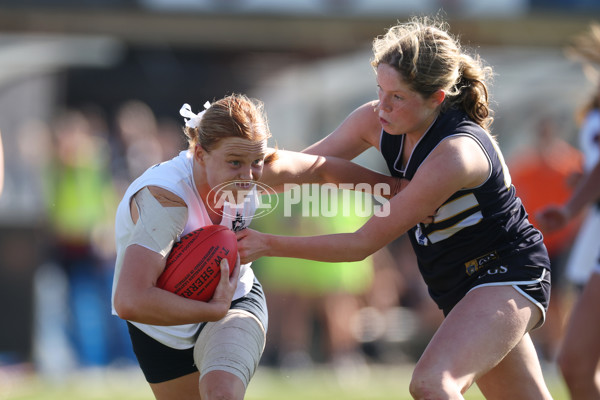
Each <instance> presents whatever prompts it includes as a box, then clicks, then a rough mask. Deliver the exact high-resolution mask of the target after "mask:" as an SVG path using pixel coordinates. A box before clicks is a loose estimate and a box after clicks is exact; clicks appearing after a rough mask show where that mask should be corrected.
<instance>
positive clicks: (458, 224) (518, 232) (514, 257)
mask: <svg viewBox="0 0 600 400" xmlns="http://www.w3.org/2000/svg"><path fill="white" fill-rule="evenodd" d="M451 136H469V137H471V138H473V139H474V140H475V141H477V143H478V144H479V145H480V146H481V148H482V149H483V151H484V152H485V154H486V155H487V157H488V159H489V160H490V165H491V173H490V176H489V177H488V179H487V180H486V181H485V183H483V184H482V185H480V186H478V187H476V188H474V189H466V190H460V191H458V192H456V193H454V194H453V195H452V196H450V198H449V199H448V200H446V201H445V202H444V203H443V204H442V206H441V207H440V208H439V209H438V211H437V214H436V216H435V220H434V222H433V223H431V224H418V225H417V226H415V227H413V228H411V229H410V230H409V232H408V236H409V238H410V241H411V243H412V247H413V249H414V251H415V253H416V256H417V260H418V264H419V269H420V272H421V274H422V275H423V278H424V280H425V282H426V283H427V286H428V288H429V293H430V295H431V297H432V298H433V299H434V300H435V301H436V303H437V304H438V306H439V307H440V308H442V309H448V308H451V307H453V306H454V305H455V304H456V303H457V302H458V301H459V300H460V299H461V298H462V296H464V294H465V293H466V291H468V289H469V288H470V287H472V286H473V282H474V280H476V279H477V278H478V277H479V276H481V274H484V273H486V271H487V270H489V269H490V268H493V267H498V266H500V265H505V264H510V265H522V266H530V267H541V268H547V269H550V262H549V260H548V254H547V252H546V248H545V246H544V245H543V241H542V234H541V233H540V232H539V231H538V230H537V229H535V228H534V227H533V226H532V225H531V223H530V222H529V220H528V219H527V213H526V212H525V209H524V207H523V205H522V203H521V200H520V199H519V198H518V197H516V195H515V188H514V186H513V185H512V184H511V180H510V174H509V172H508V169H507V168H506V164H505V163H504V160H503V157H502V153H501V152H500V150H499V148H498V146H497V144H496V142H495V140H494V139H493V138H492V137H491V136H490V135H489V134H488V133H487V132H486V131H485V130H484V129H483V128H481V127H480V126H479V125H477V124H476V123H474V122H473V121H471V120H470V119H469V117H468V116H467V115H466V114H465V113H464V112H462V111H459V110H455V109H450V110H447V111H445V112H443V113H441V114H440V115H439V116H438V118H437V120H436V121H435V122H434V123H433V125H432V126H431V127H430V128H429V130H428V131H427V132H426V133H425V135H424V136H423V137H422V138H421V139H420V140H419V142H418V143H417V144H416V146H415V148H414V149H413V151H412V154H411V155H410V157H409V159H408V160H407V161H406V162H404V160H402V148H403V144H404V138H405V135H390V134H388V133H387V132H385V131H382V134H381V141H380V149H381V153H382V154H383V156H384V158H385V160H386V163H387V166H388V168H389V170H390V173H391V174H392V175H393V176H398V177H403V178H406V179H408V180H410V179H412V178H413V176H414V175H415V173H416V171H417V169H418V168H419V166H420V165H421V164H422V163H423V161H424V160H425V159H426V158H427V156H428V155H429V154H430V153H431V151H432V150H433V149H435V147H436V146H437V145H438V144H439V143H440V142H441V141H442V140H444V139H446V138H448V137H451ZM403 164H404V167H403ZM515 272H517V273H518V271H513V274H511V275H512V276H510V277H509V276H506V277H500V276H499V277H498V279H499V280H500V281H501V280H502V279H507V280H508V279H509V278H514V277H515V275H514V273H515Z"/></svg>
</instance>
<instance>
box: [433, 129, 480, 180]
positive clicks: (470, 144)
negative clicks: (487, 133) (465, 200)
mask: <svg viewBox="0 0 600 400" xmlns="http://www.w3.org/2000/svg"><path fill="white" fill-rule="evenodd" d="M434 153H437V156H438V157H440V158H441V159H443V160H444V163H445V165H447V167H448V168H451V169H455V170H456V171H459V172H460V173H461V174H463V176H464V188H470V187H475V186H478V185H480V184H482V183H483V182H485V180H486V179H487V178H488V175H489V172H490V168H491V165H490V160H489V158H488V156H487V155H486V153H485V151H484V150H483V148H482V147H481V144H480V143H479V142H478V141H477V140H475V139H474V138H472V137H470V136H467V135H458V136H451V137H448V138H446V139H444V140H443V141H442V142H441V143H440V145H439V146H438V148H437V149H436V150H434Z"/></svg>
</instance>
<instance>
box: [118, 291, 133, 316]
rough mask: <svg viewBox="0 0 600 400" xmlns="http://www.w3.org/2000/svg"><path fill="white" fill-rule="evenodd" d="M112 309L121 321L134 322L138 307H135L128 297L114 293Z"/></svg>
mask: <svg viewBox="0 0 600 400" xmlns="http://www.w3.org/2000/svg"><path fill="white" fill-rule="evenodd" d="M114 307H115V311H116V312H117V315H118V316H119V318H121V319H124V320H127V321H135V320H136V319H137V317H138V315H137V310H138V307H136V306H135V304H134V302H133V301H132V300H131V298H130V297H128V296H124V295H120V294H119V293H118V292H117V293H115V299H114Z"/></svg>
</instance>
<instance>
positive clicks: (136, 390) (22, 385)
mask: <svg viewBox="0 0 600 400" xmlns="http://www.w3.org/2000/svg"><path fill="white" fill-rule="evenodd" d="M411 371H412V366H411V365H403V366H397V365H394V366H385V365H375V366H371V367H369V368H358V369H354V370H346V371H345V372H344V373H342V372H339V371H338V372H336V371H335V370H332V369H329V368H325V367H318V368H315V369H312V370H292V371H282V370H277V369H271V368H264V367H261V368H259V370H258V371H257V373H256V375H255V376H254V378H253V380H252V382H251V383H250V386H249V388H248V392H247V394H246V400H282V399H285V400H300V399H302V400H305V399H311V400H331V399H344V400H359V399H360V400H388V399H395V400H404V399H406V400H409V399H411V397H410V395H409V394H408V382H409V379H410V374H411ZM544 372H545V377H546V381H547V383H548V386H549V387H550V390H551V392H552V395H553V397H554V399H555V400H567V399H568V396H567V394H566V391H565V388H564V385H563V384H562V382H561V380H560V379H559V378H558V375H557V374H556V370H555V367H554V366H551V365H550V366H548V367H546V368H545V371H544ZM483 398H484V397H483V396H482V395H481V393H480V392H479V390H478V389H477V388H476V387H473V388H471V389H469V391H467V393H466V394H465V399H467V400H479V399H483ZM87 399H90V400H92V399H93V400H121V399H122V400H152V399H154V397H153V396H152V392H151V390H150V388H149V387H148V385H147V384H146V382H145V381H144V379H143V377H142V375H141V372H139V371H138V370H137V369H136V368H131V369H110V370H96V371H85V372H78V373H75V374H73V375H71V376H69V377H68V378H67V379H66V380H64V381H62V382H60V383H59V382H49V381H48V380H42V379H40V378H39V377H37V376H36V375H34V374H30V373H26V372H22V371H21V372H15V371H10V370H1V369H0V400H87Z"/></svg>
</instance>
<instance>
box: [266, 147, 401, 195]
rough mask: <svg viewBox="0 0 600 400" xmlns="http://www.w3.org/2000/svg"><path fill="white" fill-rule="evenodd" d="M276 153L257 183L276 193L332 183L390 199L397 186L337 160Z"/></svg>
mask: <svg viewBox="0 0 600 400" xmlns="http://www.w3.org/2000/svg"><path fill="white" fill-rule="evenodd" d="M277 153H278V154H277V157H276V159H275V160H274V161H272V162H270V163H268V164H265V167H264V169H263V175H262V177H261V179H260V180H261V182H263V183H265V184H267V185H269V186H270V187H272V188H274V189H275V190H277V191H283V190H285V185H286V184H288V185H289V184H297V185H299V184H303V183H319V184H322V183H334V184H344V185H346V186H345V187H346V188H348V189H353V190H354V189H356V188H357V185H360V186H359V188H362V189H361V190H364V191H366V192H368V193H373V194H377V195H385V196H386V197H390V195H391V194H392V193H394V192H395V191H394V189H395V187H396V186H397V185H399V180H398V179H396V178H394V177H391V176H388V175H383V174H380V173H378V172H376V171H373V170H371V169H368V168H365V167H363V166H360V165H358V164H356V163H353V162H351V161H347V160H344V159H341V158H337V157H323V156H316V155H312V154H304V153H297V152H291V151H285V150H279V151H278V152H277ZM342 188H344V186H342ZM396 191H397V190H396Z"/></svg>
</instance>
